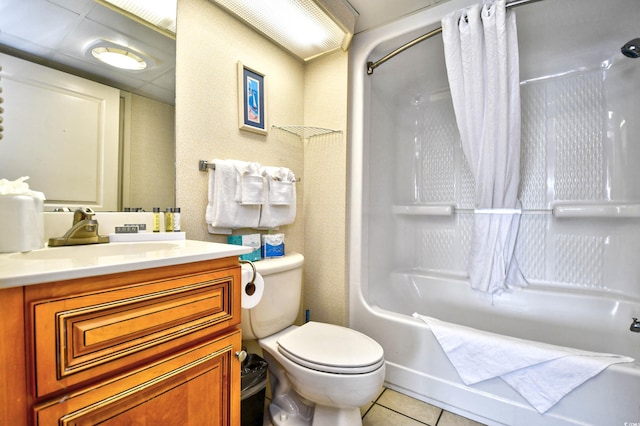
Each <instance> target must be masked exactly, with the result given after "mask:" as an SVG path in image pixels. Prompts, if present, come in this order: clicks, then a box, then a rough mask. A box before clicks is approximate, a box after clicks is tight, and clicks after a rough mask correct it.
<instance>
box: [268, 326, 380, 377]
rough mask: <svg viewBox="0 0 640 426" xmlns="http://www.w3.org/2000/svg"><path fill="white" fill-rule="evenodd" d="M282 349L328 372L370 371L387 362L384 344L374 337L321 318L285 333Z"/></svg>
mask: <svg viewBox="0 0 640 426" xmlns="http://www.w3.org/2000/svg"><path fill="white" fill-rule="evenodd" d="M278 351H279V352H280V353H281V354H282V355H284V356H285V357H287V358H288V359H289V360H291V361H293V362H295V363H297V364H299V365H303V366H305V367H308V368H312V369H314V370H319V371H324V372H327V373H341V374H362V373H369V372H371V371H374V370H377V369H378V368H380V366H382V364H383V363H384V351H383V349H382V346H380V345H379V344H378V342H376V341H375V340H373V339H372V338H370V337H368V336H365V335H364V334H362V333H360V332H358V331H355V330H352V329H350V328H346V327H340V326H337V325H332V324H325V323H319V322H308V323H306V324H305V325H303V326H300V327H298V328H296V329H295V330H292V331H291V332H289V333H287V334H285V335H284V336H282V337H281V338H280V339H278Z"/></svg>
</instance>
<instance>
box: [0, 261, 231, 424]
mask: <svg viewBox="0 0 640 426" xmlns="http://www.w3.org/2000/svg"><path fill="white" fill-rule="evenodd" d="M3 291H5V290H3ZM21 303H22V310H23V312H24V326H23V328H22V329H23V330H24V342H25V346H26V357H25V359H24V361H23V364H24V365H25V371H24V375H23V377H25V378H26V381H27V383H26V386H23V388H24V387H26V389H27V395H26V411H27V414H26V418H27V420H28V423H30V424H33V425H42V426H48V425H94V424H106V425H163V426H165V425H181V426H182V425H194V426H196V425H197V426H200V425H239V424H240V362H239V361H238V359H237V356H236V353H237V352H240V351H241V345H242V338H241V332H240V328H239V324H240V318H241V313H240V268H239V265H238V260H237V258H236V257H229V258H223V259H217V260H209V261H201V262H194V263H188V264H183V265H174V266H167V267H162V268H154V269H144V270H136V271H132V272H123V273H118V274H111V275H105V276H99V277H89V278H79V279H73V280H68V281H63V282H53V283H47V284H41V285H33V286H26V287H24V288H23V299H22V301H21ZM3 310H4V308H3ZM2 314H3V315H5V312H2ZM0 352H2V351H1V349H0ZM16 352H19V350H18V349H16ZM22 356H24V352H23V353H22ZM19 375H20V374H18V376H19ZM14 380H15V379H14ZM18 405H19V404H18ZM18 410H19V409H18Z"/></svg>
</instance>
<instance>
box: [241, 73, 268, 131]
mask: <svg viewBox="0 0 640 426" xmlns="http://www.w3.org/2000/svg"><path fill="white" fill-rule="evenodd" d="M266 101H267V93H266V76H265V75H264V74H263V73H260V72H258V71H256V70H255V69H253V68H249V67H247V66H246V65H244V64H243V63H242V62H240V61H238V126H239V128H240V129H241V130H246V131H249V132H254V133H259V134H263V135H266V134H267V107H266V105H267V102H266Z"/></svg>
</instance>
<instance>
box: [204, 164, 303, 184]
mask: <svg viewBox="0 0 640 426" xmlns="http://www.w3.org/2000/svg"><path fill="white" fill-rule="evenodd" d="M207 169H211V170H215V169H216V165H215V164H214V163H210V162H208V161H207V160H200V161H199V162H198V170H200V171H201V172H206V171H207ZM294 182H300V178H295V180H294Z"/></svg>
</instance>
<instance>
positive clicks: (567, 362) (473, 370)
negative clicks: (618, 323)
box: [413, 313, 634, 413]
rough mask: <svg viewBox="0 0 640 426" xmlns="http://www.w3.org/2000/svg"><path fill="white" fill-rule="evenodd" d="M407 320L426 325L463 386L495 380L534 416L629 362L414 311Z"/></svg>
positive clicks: (615, 356) (626, 358)
mask: <svg viewBox="0 0 640 426" xmlns="http://www.w3.org/2000/svg"><path fill="white" fill-rule="evenodd" d="M413 317H414V318H416V319H420V320H422V321H424V322H425V323H426V324H427V325H428V326H429V328H430V329H431V331H432V332H433V334H434V336H435V337H436V339H437V340H438V343H440V346H441V347H442V349H443V350H444V352H445V354H446V355H447V357H448V358H449V361H451V364H452V365H453V366H454V368H455V369H456V371H457V372H458V374H459V375H460V378H461V379H462V381H463V382H464V383H465V384H466V385H473V384H476V383H479V382H482V381H484V380H488V379H492V378H497V377H499V378H501V379H502V380H503V381H505V382H506V383H507V384H508V385H509V386H511V387H512V388H513V389H515V390H516V391H517V392H518V393H519V394H520V395H521V396H522V397H523V398H524V399H526V400H527V401H528V402H529V403H530V404H531V405H532V406H533V407H534V408H535V409H536V410H537V411H538V412H539V413H544V412H546V411H547V410H549V409H550V408H551V407H553V406H554V405H555V404H556V403H557V402H558V401H560V400H561V399H562V398H563V397H564V396H565V395H567V394H568V393H569V392H571V391H572V390H573V389H575V388H576V387H578V386H580V385H581V384H582V383H584V382H585V381H587V380H589V379H590V378H592V377H594V376H596V375H597V374H599V373H600V372H601V371H603V370H604V369H605V368H607V367H609V366H610V365H613V364H619V363H624V362H633V361H634V360H633V358H629V357H626V356H622V355H614V354H605V353H597V352H588V351H581V350H578V349H571V348H565V347H561V346H554V345H548V344H544V343H537V342H535V343H534V342H531V341H527V340H523V339H517V338H515V337H508V336H503V335H500V334H494V333H489V332H486V331H482V330H476V329H473V328H469V327H464V326H461V325H457V324H451V323H447V322H444V321H440V320H438V319H435V318H431V317H427V316H423V315H420V314H418V313H414V314H413Z"/></svg>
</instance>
